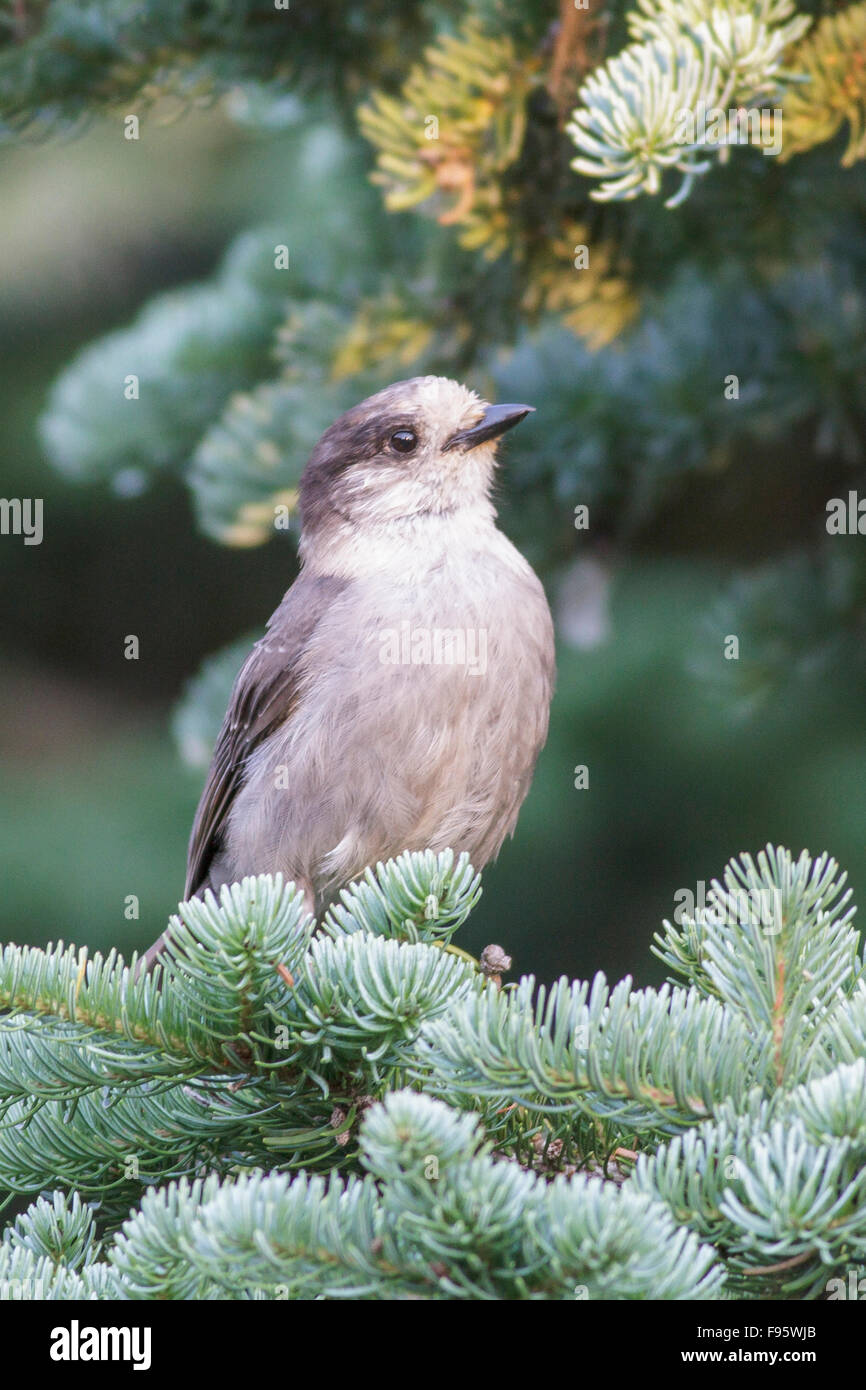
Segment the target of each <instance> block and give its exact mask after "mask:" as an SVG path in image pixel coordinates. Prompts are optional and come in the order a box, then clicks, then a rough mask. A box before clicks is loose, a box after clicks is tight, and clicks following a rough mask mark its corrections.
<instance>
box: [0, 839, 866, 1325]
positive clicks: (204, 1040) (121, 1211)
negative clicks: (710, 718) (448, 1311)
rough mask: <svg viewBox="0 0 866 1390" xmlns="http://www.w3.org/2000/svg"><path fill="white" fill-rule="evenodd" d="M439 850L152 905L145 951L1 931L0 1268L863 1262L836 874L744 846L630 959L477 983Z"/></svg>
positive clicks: (305, 1271)
mask: <svg viewBox="0 0 866 1390" xmlns="http://www.w3.org/2000/svg"><path fill="white" fill-rule="evenodd" d="M479 892H480V884H479V879H478V876H477V875H476V874H475V873H474V872H473V870H472V868H471V866H470V865H469V864H468V863H467V861H466V859H465V856H464V857H460V858H455V856H454V855H453V854H452V853H450V852H446V853H444V854H440V855H435V854H433V853H432V852H427V853H423V854H406V855H402V856H400V858H398V859H397V860H394V861H392V862H390V863H388V864H385V865H382V864H380V865H378V866H377V867H376V869H375V870H368V871H367V873H366V875H365V877H364V879H363V880H362V881H360V882H359V883H356V884H355V885H353V886H352V887H351V888H349V889H347V890H346V891H345V892H344V893H343V895H342V899H341V902H340V903H339V904H338V905H336V906H335V907H333V908H332V909H331V911H329V913H328V914H327V915H326V916H325V918H324V920H323V921H322V922H321V923H319V924H318V926H317V924H316V923H314V922H313V920H312V919H311V918H310V917H309V916H307V915H306V914H305V913H304V910H303V903H302V899H301V897H300V895H299V894H298V893H296V891H295V888H294V885H292V884H284V883H283V882H282V880H281V879H280V877H279V876H276V877H273V878H272V877H269V876H266V877H259V878H248V879H244V880H243V882H241V883H237V884H234V885H232V886H231V887H230V888H225V889H223V891H222V895H221V900H220V901H219V902H217V901H215V899H214V898H213V897H212V896H208V897H207V898H206V899H205V900H204V901H198V900H196V901H194V902H191V903H186V904H183V905H181V908H180V911H179V915H178V916H177V917H176V918H174V919H173V943H172V946H171V948H170V953H169V955H168V957H167V959H166V960H165V962H164V964H163V965H162V966H161V967H159V968H158V969H157V971H156V972H155V974H154V975H153V976H151V977H149V978H147V979H144V980H142V981H138V982H137V981H136V980H135V974H134V967H135V960H134V959H133V961H132V962H131V964H130V965H129V966H127V965H125V964H124V963H123V961H122V960H120V958H119V957H117V956H116V955H115V954H114V953H111V954H110V955H109V956H108V958H107V959H101V958H100V957H98V956H96V957H94V958H93V959H90V958H88V955H87V952H86V951H85V950H76V949H74V948H71V947H70V948H65V947H64V946H63V945H62V944H61V945H59V946H57V947H49V948H48V949H47V950H45V951H42V950H36V949H32V948H22V947H16V946H8V947H7V948H6V949H5V951H4V952H3V955H2V959H0V1009H2V1014H0V1187H2V1188H3V1189H4V1190H5V1191H6V1192H8V1193H10V1194H21V1193H32V1194H40V1193H41V1194H42V1195H39V1196H38V1197H37V1199H36V1200H35V1202H34V1203H33V1205H31V1206H30V1207H29V1209H28V1210H27V1211H26V1212H25V1213H24V1214H22V1215H20V1216H18V1217H17V1219H15V1220H14V1221H13V1222H12V1223H11V1224H10V1225H8V1226H7V1228H6V1230H5V1233H4V1235H3V1238H2V1242H0V1296H2V1297H4V1298H7V1299H11V1298H31V1299H33V1298H36V1299H40V1298H46V1299H79V1298H100V1299H150V1298H163V1299H165V1298H168V1299H191V1298H195V1299H201V1298H205V1299H208V1298H230V1299H279V1298H293V1299H297V1298H301V1299H308V1298H321V1297H325V1298H343V1299H378V1298H387V1299H402V1298H409V1297H413V1298H417V1297H422V1298H430V1299H479V1298H480V1299H491V1298H492V1299H514V1298H519V1299H646V1298H663V1299H713V1298H719V1297H731V1296H733V1297H737V1298H746V1299H749V1298H761V1297H767V1296H768V1295H769V1296H775V1297H789V1298H815V1297H826V1296H830V1297H832V1296H834V1290H838V1289H840V1288H842V1289H847V1288H848V1287H849V1285H850V1283H851V1274H852V1272H853V1273H854V1274H855V1276H856V1277H858V1278H859V1276H860V1275H861V1274H862V1272H863V1270H862V1265H863V1264H864V1262H866V1162H864V1160H866V985H864V972H863V962H862V959H861V957H860V955H859V951H858V937H857V934H856V933H855V931H854V929H853V927H852V925H851V919H852V916H853V912H854V909H853V907H852V906H851V903H850V890H848V889H846V888H845V875H844V874H842V873H840V872H839V870H838V867H837V865H836V864H835V863H834V861H833V860H831V859H829V858H828V857H827V856H826V855H822V856H820V857H819V858H817V859H812V858H810V856H809V855H808V854H806V853H805V852H804V853H803V854H801V856H800V857H799V859H796V860H795V859H794V858H793V857H792V856H791V854H790V853H789V852H788V851H786V850H784V849H778V848H773V847H771V846H768V847H767V849H766V851H764V852H763V853H761V854H759V855H758V856H757V859H756V860H753V859H752V858H751V857H750V856H748V855H743V856H742V857H741V858H740V859H738V860H735V861H732V862H731V863H730V864H729V866H728V868H727V869H726V871H725V874H724V876H723V878H722V880H721V881H720V882H714V883H713V885H712V889H711V892H710V893H709V894H708V896H707V901H706V904H705V905H704V906H703V907H702V908H699V909H698V910H696V912H695V914H694V916H692V917H685V916H683V918H682V920H681V921H679V922H677V923H665V928H664V931H663V933H662V934H661V935H660V936H659V937H658V938H657V947H656V949H657V952H658V954H659V955H660V956H661V958H662V959H663V960H664V961H665V962H666V964H667V965H668V966H669V967H670V969H671V971H672V972H673V974H674V975H675V977H676V978H677V979H678V980H679V983H674V982H671V983H669V984H667V985H665V986H664V987H663V988H661V989H658V990H653V989H643V990H635V989H633V988H632V985H631V981H629V980H625V981H623V982H622V983H621V984H619V985H617V986H616V987H615V988H610V987H609V986H608V984H607V983H606V982H605V980H604V979H603V978H602V977H600V976H599V977H597V978H596V979H595V980H594V981H592V982H591V983H571V982H569V981H568V980H565V979H562V980H560V981H559V982H558V983H556V984H555V985H554V986H552V987H551V988H545V987H538V986H536V984H535V982H534V981H533V980H532V978H527V979H524V980H521V981H520V983H519V984H517V985H516V986H514V987H509V986H506V987H504V988H500V985H499V981H498V979H496V978H490V974H489V972H485V971H484V970H483V969H479V968H478V966H477V964H476V962H475V961H474V960H473V959H472V958H471V957H469V956H467V955H466V953H465V952H463V951H461V950H460V949H459V948H458V947H456V946H455V945H454V944H453V942H452V938H453V936H454V934H455V932H456V931H457V930H458V928H459V927H460V926H461V925H462V923H463V922H464V921H465V920H466V917H467V916H468V914H469V912H470V911H471V909H472V907H473V906H474V904H475V902H476V901H477V898H478V895H479Z"/></svg>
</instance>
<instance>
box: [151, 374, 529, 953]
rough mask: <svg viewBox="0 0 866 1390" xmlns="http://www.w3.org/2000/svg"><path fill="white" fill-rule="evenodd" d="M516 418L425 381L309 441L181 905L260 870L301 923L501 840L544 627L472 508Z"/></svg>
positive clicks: (522, 768)
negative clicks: (294, 568)
mask: <svg viewBox="0 0 866 1390" xmlns="http://www.w3.org/2000/svg"><path fill="white" fill-rule="evenodd" d="M531 409H532V407H531V406H527V405H489V404H487V403H486V402H485V401H483V400H480V399H479V397H478V396H477V395H476V394H475V393H474V392H473V391H470V390H468V389H467V388H466V387H465V386H461V385H459V384H458V383H457V382H455V381H449V380H447V379H446V378H444V377H436V376H422V377H415V378H413V379H412V380H411V381H399V382H396V383H395V384H394V385H393V386H388V387H387V388H386V389H385V390H384V391H380V392H378V394H376V395H374V396H371V397H370V398H369V399H368V400H365V401H362V402H361V404H360V405H356V406H354V407H353V408H352V409H351V410H348V411H347V412H346V413H345V414H344V415H341V416H340V418H339V419H338V420H336V421H335V422H334V424H333V425H331V426H330V428H329V429H327V430H326V431H325V433H324V434H323V435H322V438H321V439H320V440H319V442H318V444H317V445H316V447H315V449H314V450H313V453H312V455H311V457H310V459H309V462H308V463H307V466H306V469H305V471H304V474H303V477H302V479H301V484H300V516H301V542H300V558H301V570H300V573H299V575H298V578H297V579H296V580H295V582H294V584H292V586H291V588H290V589H289V591H288V593H287V594H286V595H285V597H284V599H283V601H282V603H281V604H280V605H279V607H278V608H277V610H276V612H275V613H274V615H273V617H272V618H271V620H270V622H269V623H268V627H267V633H266V635H265V636H264V637H263V638H262V639H261V641H260V642H257V643H256V645H255V646H254V647H253V649H252V651H251V652H250V654H249V656H248V657H247V659H246V661H245V662H244V664H243V666H242V667H241V670H240V672H239V674H238V677H237V679H236V681H235V685H234V689H233V691H232V696H231V700H230V702H229V707H228V711H227V713H226V716H225V720H224V723H223V726H222V729H221V731H220V734H219V738H218V739H217V743H216V748H215V750H214V755H213V761H212V763H211V767H210V772H209V773H208V778H207V782H206V784H205V788H204V791H203V793H202V797H201V801H200V802H199V807H198V811H197V813H196V817H195V822H194V824H193V828H192V835H191V838H190V843H189V857H188V864H187V877H186V889H185V897H191V896H193V895H201V894H203V893H204V892H205V890H206V889H208V888H211V889H213V890H214V892H215V893H216V894H217V895H218V894H219V889H220V887H221V885H222V884H224V883H231V882H234V881H235V880H237V879H240V878H242V877H243V876H244V875H246V874H260V873H275V872H277V871H278V870H279V871H281V872H282V874H283V876H284V877H285V878H286V879H287V880H290V879H291V880H294V882H295V883H296V884H297V885H298V887H299V888H300V889H301V890H302V891H303V893H304V895H305V898H306V902H307V906H308V908H309V910H310V911H311V912H317V913H318V912H320V911H321V910H322V908H323V907H325V906H326V905H327V904H328V903H329V902H330V901H331V900H332V899H333V898H334V897H335V896H336V895H337V894H338V893H339V890H340V889H341V888H342V887H343V886H344V885H345V884H347V883H349V882H350V881H351V880H352V879H353V878H356V877H357V876H358V875H359V874H360V873H361V872H362V871H363V870H364V868H365V867H366V866H367V865H370V864H375V863H377V862H378V861H379V860H386V859H390V858H393V857H394V856H395V855H397V854H400V853H401V852H402V851H403V850H421V849H428V848H429V849H433V850H442V849H444V848H446V847H451V848H453V849H454V850H455V851H462V850H465V851H466V852H467V853H468V854H469V857H470V859H471V861H472V863H473V864H474V865H475V867H476V868H481V867H483V865H484V864H486V863H487V862H488V861H489V860H490V859H492V858H493V857H494V856H495V855H496V854H497V852H498V850H499V847H500V845H501V844H502V842H503V840H504V839H505V837H506V835H509V834H511V833H512V832H513V830H514V826H515V823H516V821H517V815H518V812H519V810H520V806H521V804H522V802H523V799H524V797H525V796H526V793H527V791H528V790H529V785H530V782H531V780H532V774H533V770H534V768H535V762H536V759H537V757H538V754H539V751H540V750H541V747H542V745H543V744H544V741H545V738H546V736H547V723H548V711H549V707H550V700H551V694H552V690H553V680H554V649H553V624H552V621H551V617H550V611H549V608H548V605H547V600H546V599H545V596H544V590H543V589H542V586H541V583H540V582H539V580H538V578H537V576H536V575H535V573H534V572H533V570H532V569H531V567H530V566H529V565H528V564H527V562H526V560H524V558H523V556H522V555H521V554H520V553H519V552H518V551H517V550H516V549H515V548H514V546H513V545H512V544H511V542H510V541H509V540H508V539H507V538H506V537H505V536H504V535H503V533H502V532H501V531H500V530H499V529H498V528H497V525H496V512H495V510H494V507H493V504H492V502H491V497H490V493H491V486H492V483H493V474H494V465H495V452H496V444H497V440H498V438H499V436H500V435H502V434H503V433H504V432H505V431H506V430H508V429H511V427H512V426H513V425H516V424H518V422H519V421H520V420H522V419H523V418H524V417H525V416H526V415H527V414H528V413H529V412H530V410H531ZM164 940H165V938H164V937H162V938H160V940H159V941H158V942H157V943H156V944H155V945H154V946H152V947H151V948H150V951H148V953H147V955H146V957H145V959H144V962H143V964H144V966H145V968H148V967H149V966H150V964H151V963H152V961H153V960H154V959H155V958H156V956H157V955H158V954H159V951H160V949H161V947H162V944H163V943H164Z"/></svg>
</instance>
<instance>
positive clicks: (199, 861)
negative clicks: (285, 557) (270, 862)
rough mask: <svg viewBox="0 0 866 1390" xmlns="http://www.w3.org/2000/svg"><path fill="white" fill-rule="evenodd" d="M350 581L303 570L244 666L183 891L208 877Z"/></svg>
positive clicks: (198, 819)
mask: <svg viewBox="0 0 866 1390" xmlns="http://www.w3.org/2000/svg"><path fill="white" fill-rule="evenodd" d="M345 587H346V585H345V581H344V580H341V579H336V578H333V577H331V576H307V575H305V574H301V575H300V576H299V577H298V578H297V579H296V580H295V582H294V584H293V585H292V587H291V588H290V589H289V591H288V593H287V594H286V596H285V598H284V599H283V601H282V603H281V604H280V606H279V608H278V609H277V610H276V612H275V613H274V615H273V617H272V618H271V619H270V621H269V622H268V632H267V635H266V636H265V637H263V638H262V639H261V641H260V642H257V643H256V645H255V646H254V647H253V649H252V651H251V652H250V654H249V656H248V657H247V659H246V661H245V662H244V664H243V666H242V667H241V669H240V671H239V672H238V675H237V679H236V680H235V683H234V688H233V690H232V694H231V699H230V700H229V707H228V709H227V711H226V717H225V719H224V720H223V726H222V728H221V730H220V733H219V737H218V738H217V741H216V747H215V748H214V754H213V759H212V761H211V765H210V771H209V773H208V777H207V781H206V783H205V787H204V791H203V792H202V794H201V800H200V801H199V804H198V810H197V811H196V815H195V820H194V821H193V827H192V833H191V835H190V840H189V851H188V854H187V868H186V887H185V888H184V898H190V897H192V896H193V895H194V894H195V893H197V892H198V891H199V889H200V888H201V887H202V885H203V884H204V883H205V881H206V879H207V876H208V871H209V869H210V865H211V861H212V860H213V857H214V854H215V853H216V851H217V850H218V849H219V845H220V840H221V837H222V832H223V829H224V827H225V821H226V817H227V815H228V813H229V810H230V808H231V805H232V802H233V801H234V798H235V796H236V794H237V792H238V789H239V788H240V787H241V785H242V784H243V780H244V769H245V766H246V762H247V759H248V757H249V755H250V753H252V751H253V750H254V749H255V748H256V747H257V745H258V744H259V743H260V742H261V741H262V739H264V738H267V736H268V734H270V733H272V732H273V730H274V729H276V728H277V727H278V726H279V725H280V724H282V723H284V721H285V720H286V719H288V718H290V717H291V714H292V711H293V710H294V708H295V706H296V703H297V695H298V672H299V667H300V663H301V658H302V657H303V654H304V651H305V650H306V646H307V643H308V642H309V640H310V637H311V636H312V634H313V632H314V631H315V629H316V627H317V625H318V623H319V622H320V620H321V618H322V616H323V615H324V613H326V612H327V610H328V609H329V608H330V606H331V604H332V603H333V602H334V599H335V598H336V597H337V596H338V594H340V593H341V591H342V590H343V589H344V588H345Z"/></svg>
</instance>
